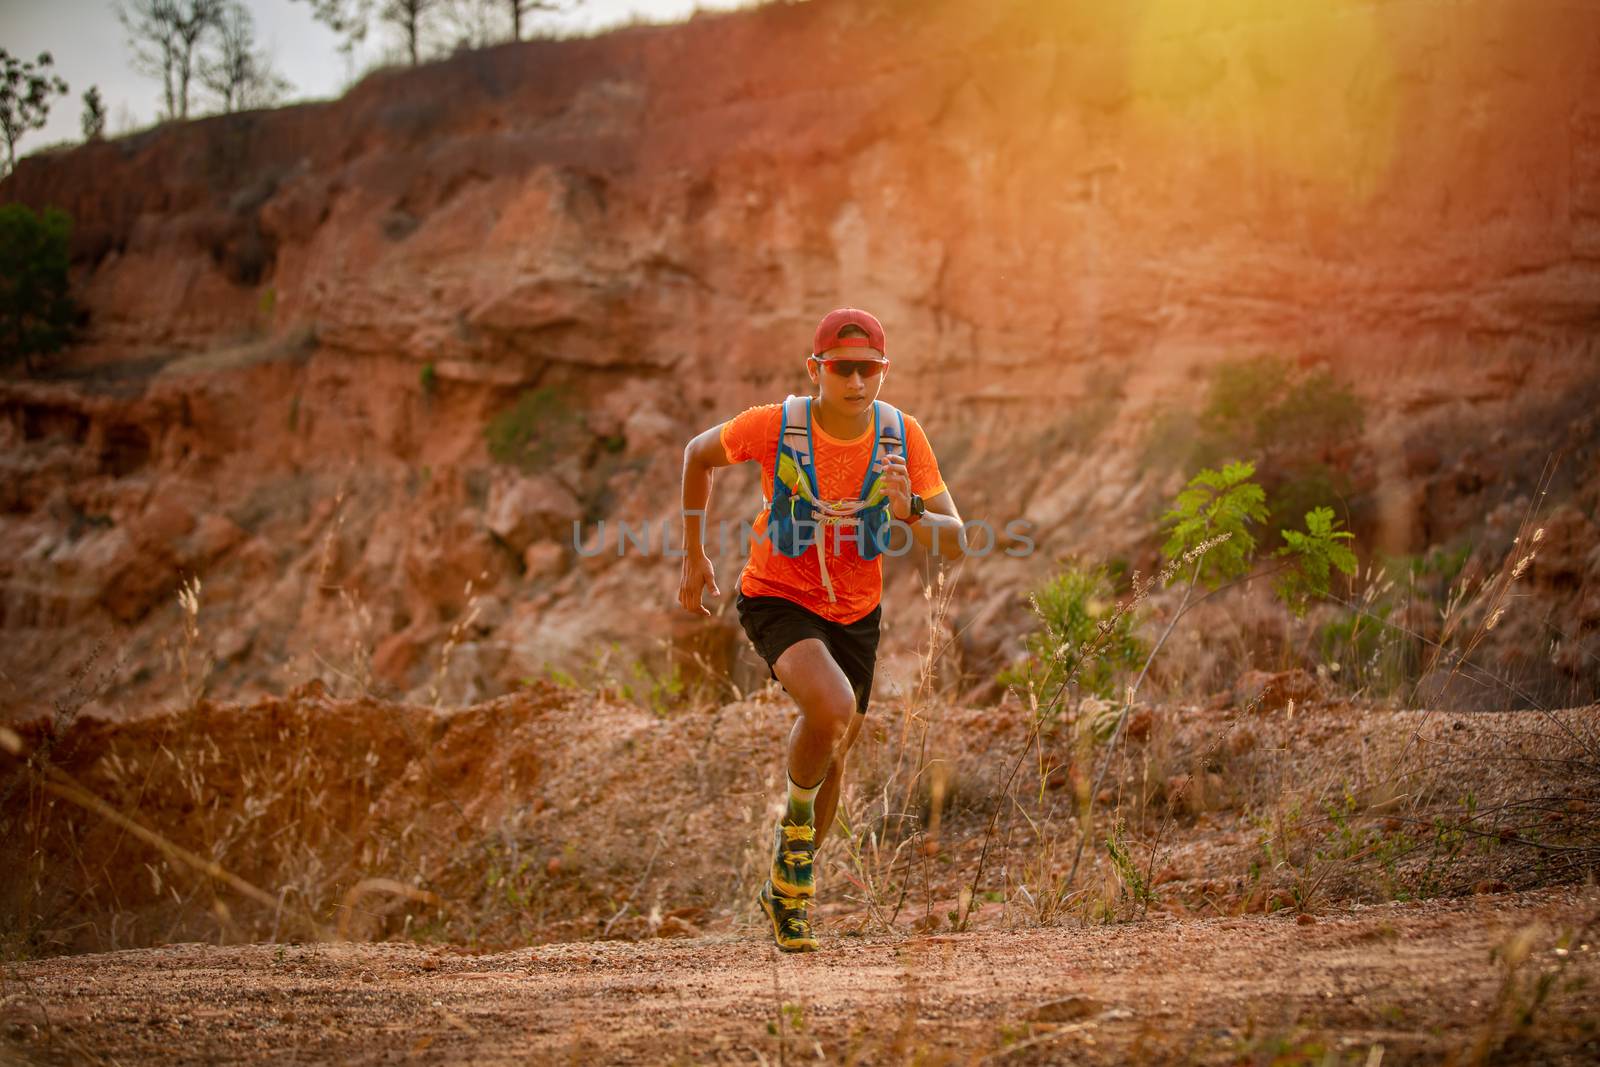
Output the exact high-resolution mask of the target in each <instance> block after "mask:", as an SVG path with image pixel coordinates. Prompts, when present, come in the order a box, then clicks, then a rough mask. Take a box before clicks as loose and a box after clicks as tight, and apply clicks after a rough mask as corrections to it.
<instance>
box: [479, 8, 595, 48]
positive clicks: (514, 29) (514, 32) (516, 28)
mask: <svg viewBox="0 0 1600 1067" xmlns="http://www.w3.org/2000/svg"><path fill="white" fill-rule="evenodd" d="M495 2H497V3H498V4H499V5H500V6H501V7H503V8H505V9H506V11H507V13H508V14H509V15H510V16H511V39H512V40H513V41H520V40H522V16H524V15H527V14H529V13H531V12H534V11H561V10H563V8H562V5H560V4H557V3H552V2H551V0H495ZM573 6H576V5H575V4H574V5H573Z"/></svg>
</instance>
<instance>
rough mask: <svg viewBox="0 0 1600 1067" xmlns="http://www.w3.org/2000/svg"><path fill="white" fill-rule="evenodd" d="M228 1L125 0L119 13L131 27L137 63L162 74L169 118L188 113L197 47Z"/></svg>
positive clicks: (158, 75) (142, 69)
mask: <svg viewBox="0 0 1600 1067" xmlns="http://www.w3.org/2000/svg"><path fill="white" fill-rule="evenodd" d="M224 8H225V0H123V2H122V3H119V4H118V6H117V18H118V19H119V20H120V21H121V22H122V26H123V28H124V29H125V30H127V31H128V43H129V44H130V45H132V46H133V53H134V67H135V68H136V69H137V70H139V71H140V72H142V73H144V74H148V75H150V76H151V77H153V78H160V79H161V85H162V89H163V91H164V93H165V98H166V112H165V115H166V117H167V118H169V119H170V118H177V119H186V118H188V117H189V83H190V81H191V80H192V79H193V77H194V69H195V59H196V56H195V49H196V48H197V47H198V45H199V43H200V39H201V38H202V37H204V36H205V35H206V33H207V31H210V30H213V29H215V28H216V27H217V26H218V25H219V24H220V23H221V21H222V13H223V10H224Z"/></svg>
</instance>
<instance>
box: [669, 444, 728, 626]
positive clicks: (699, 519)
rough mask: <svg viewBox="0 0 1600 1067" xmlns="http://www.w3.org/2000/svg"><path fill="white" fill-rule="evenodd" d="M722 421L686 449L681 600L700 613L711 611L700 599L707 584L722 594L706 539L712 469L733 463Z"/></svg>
mask: <svg viewBox="0 0 1600 1067" xmlns="http://www.w3.org/2000/svg"><path fill="white" fill-rule="evenodd" d="M722 425H723V424H721V423H718V424H717V425H716V426H713V427H711V429H709V430H707V431H705V432H704V433H702V434H699V435H697V436H696V437H695V438H694V440H692V441H690V442H689V444H688V446H687V447H686V448H685V449H684V450H683V579H682V581H680V582H679V584H678V603H679V604H680V605H682V607H683V609H684V610H685V611H689V612H693V613H695V614H697V615H710V614H711V612H710V611H708V610H706V608H705V606H704V605H703V604H701V603H700V594H701V592H702V591H703V590H704V589H705V588H706V587H707V586H709V587H710V588H711V595H712V596H721V595H722V590H720V589H718V588H717V575H716V571H715V569H714V568H713V567H712V566H711V560H710V558H709V557H707V556H706V549H705V541H704V537H705V518H706V509H707V507H708V506H709V505H710V503H711V484H712V472H713V471H714V470H715V469H716V468H718V467H730V466H732V465H733V460H731V459H729V458H728V451H727V449H725V448H723V447H722Z"/></svg>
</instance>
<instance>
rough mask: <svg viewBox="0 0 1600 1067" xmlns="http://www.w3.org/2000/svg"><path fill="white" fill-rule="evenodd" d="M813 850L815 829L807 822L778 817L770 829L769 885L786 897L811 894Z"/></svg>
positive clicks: (813, 889)
mask: <svg viewBox="0 0 1600 1067" xmlns="http://www.w3.org/2000/svg"><path fill="white" fill-rule="evenodd" d="M816 854H817V831H816V830H815V829H814V828H812V827H810V826H795V825H792V824H790V823H786V822H784V821H783V820H782V819H779V820H778V826H777V829H776V830H775V831H774V832H773V844H772V888H773V889H775V890H777V891H778V892H779V893H781V894H782V895H783V896H786V897H800V898H802V899H803V898H805V897H812V896H815V895H816V893H817V881H816V878H815V876H814V875H813V874H812V870H811V867H812V862H811V861H812V860H813V859H815V858H816Z"/></svg>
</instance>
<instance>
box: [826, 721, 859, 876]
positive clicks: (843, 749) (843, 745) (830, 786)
mask: <svg viewBox="0 0 1600 1067" xmlns="http://www.w3.org/2000/svg"><path fill="white" fill-rule="evenodd" d="M865 720H866V716H865V715H860V714H855V715H851V716H850V726H849V727H848V728H847V729H846V730H845V734H844V739H843V740H842V741H840V742H839V750H838V753H837V754H836V755H835V756H834V758H833V763H832V765H831V766H829V768H828V776H827V777H826V778H824V779H823V780H822V788H821V789H819V790H817V801H816V819H817V844H818V845H819V846H820V845H821V844H822V839H823V838H824V837H826V836H828V830H829V829H830V828H831V827H832V826H833V813H834V812H835V811H837V810H838V807H839V790H840V788H841V787H842V786H843V784H844V766H845V756H847V755H848V754H849V752H850V749H851V748H852V747H854V745H855V743H856V737H857V736H858V735H859V734H860V733H861V724H862V723H863V722H864V721H865Z"/></svg>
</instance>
